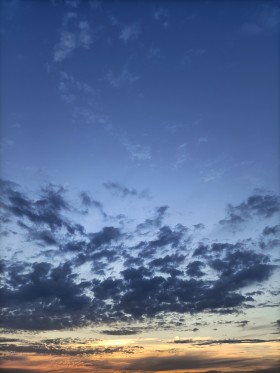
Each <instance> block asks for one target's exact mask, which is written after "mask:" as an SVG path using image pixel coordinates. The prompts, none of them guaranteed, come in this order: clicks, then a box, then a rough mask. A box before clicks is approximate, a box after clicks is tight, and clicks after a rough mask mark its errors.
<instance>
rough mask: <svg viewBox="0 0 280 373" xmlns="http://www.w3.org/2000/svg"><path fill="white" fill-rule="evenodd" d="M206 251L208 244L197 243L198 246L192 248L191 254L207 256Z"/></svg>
mask: <svg viewBox="0 0 280 373" xmlns="http://www.w3.org/2000/svg"><path fill="white" fill-rule="evenodd" d="M207 253H208V246H206V245H203V244H199V246H198V247H197V248H196V249H195V250H194V252H193V256H202V257H205V256H207Z"/></svg>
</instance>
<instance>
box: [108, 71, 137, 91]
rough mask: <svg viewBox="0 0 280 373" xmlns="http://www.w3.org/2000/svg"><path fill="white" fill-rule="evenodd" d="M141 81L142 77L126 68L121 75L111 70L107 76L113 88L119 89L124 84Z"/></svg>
mask: <svg viewBox="0 0 280 373" xmlns="http://www.w3.org/2000/svg"><path fill="white" fill-rule="evenodd" d="M139 79H140V77H139V76H137V75H134V74H132V73H131V72H130V71H129V70H128V68H127V67H126V66H125V67H124V68H123V69H122V70H121V72H120V73H119V74H114V73H113V72H112V71H111V70H109V71H108V73H107V75H106V76H105V80H107V81H108V82H109V84H110V85H111V86H112V87H113V88H119V87H121V86H122V85H124V84H133V83H135V82H137V80H139Z"/></svg>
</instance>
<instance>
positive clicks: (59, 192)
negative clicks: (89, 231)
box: [0, 181, 84, 234]
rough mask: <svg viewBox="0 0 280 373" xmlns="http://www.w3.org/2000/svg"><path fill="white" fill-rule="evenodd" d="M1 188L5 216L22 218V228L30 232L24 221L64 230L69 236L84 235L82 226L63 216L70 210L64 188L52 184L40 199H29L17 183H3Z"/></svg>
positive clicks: (41, 193) (53, 229) (45, 188)
mask: <svg viewBox="0 0 280 373" xmlns="http://www.w3.org/2000/svg"><path fill="white" fill-rule="evenodd" d="M0 187H1V206H2V208H3V211H4V214H5V216H8V217H10V218H13V217H15V218H20V219H21V223H20V224H21V226H22V227H24V228H27V229H29V231H30V229H31V228H30V227H29V228H28V226H27V225H26V223H25V222H24V221H22V219H26V220H27V221H28V222H29V223H32V224H35V225H36V226H38V227H42V226H47V227H48V228H49V229H50V230H52V231H55V230H58V229H62V228H64V229H65V230H66V232H67V233H68V234H75V233H76V232H78V233H80V234H82V233H83V230H84V229H83V227H82V226H81V225H80V224H72V223H71V222H69V221H68V219H66V218H65V217H64V216H63V215H62V213H63V212H68V211H69V210H70V206H69V204H68V202H67V201H66V199H65V198H64V194H65V192H66V190H65V189H64V188H63V187H62V186H59V185H58V186H56V185H53V184H50V185H48V186H46V187H44V188H42V189H41V191H40V198H39V199H30V198H28V197H27V196H26V195H25V194H24V193H23V192H21V191H19V186H18V185H16V184H15V183H11V182H8V181H2V182H1V185H0Z"/></svg>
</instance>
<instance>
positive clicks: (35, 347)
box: [0, 343, 142, 356]
mask: <svg viewBox="0 0 280 373" xmlns="http://www.w3.org/2000/svg"><path fill="white" fill-rule="evenodd" d="M141 348H142V347H140V346H129V347H123V346H108V347H99V346H96V347H91V348H90V347H87V346H85V347H79V348H73V347H69V346H67V348H65V347H63V346H60V345H56V346H55V348H53V346H52V345H50V344H48V343H32V344H25V345H23V344H21V345H16V344H1V345H0V351H3V352H15V353H36V354H42V355H58V356H61V355H66V356H84V355H101V356H102V355H108V354H114V353H124V354H133V353H134V352H135V351H136V350H139V349H141Z"/></svg>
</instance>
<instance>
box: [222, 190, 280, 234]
mask: <svg viewBox="0 0 280 373" xmlns="http://www.w3.org/2000/svg"><path fill="white" fill-rule="evenodd" d="M279 212H280V198H279V196H276V195H269V194H267V195H252V196H250V197H249V198H248V199H247V201H245V202H243V203H241V204H240V205H237V206H232V205H230V204H229V205H228V208H227V216H226V218H225V219H223V220H220V222H219V223H220V224H221V225H224V226H233V227H234V226H238V225H240V224H242V223H244V222H246V221H248V220H250V219H252V218H254V217H258V218H262V219H267V218H270V217H272V216H275V215H277V214H279Z"/></svg>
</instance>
